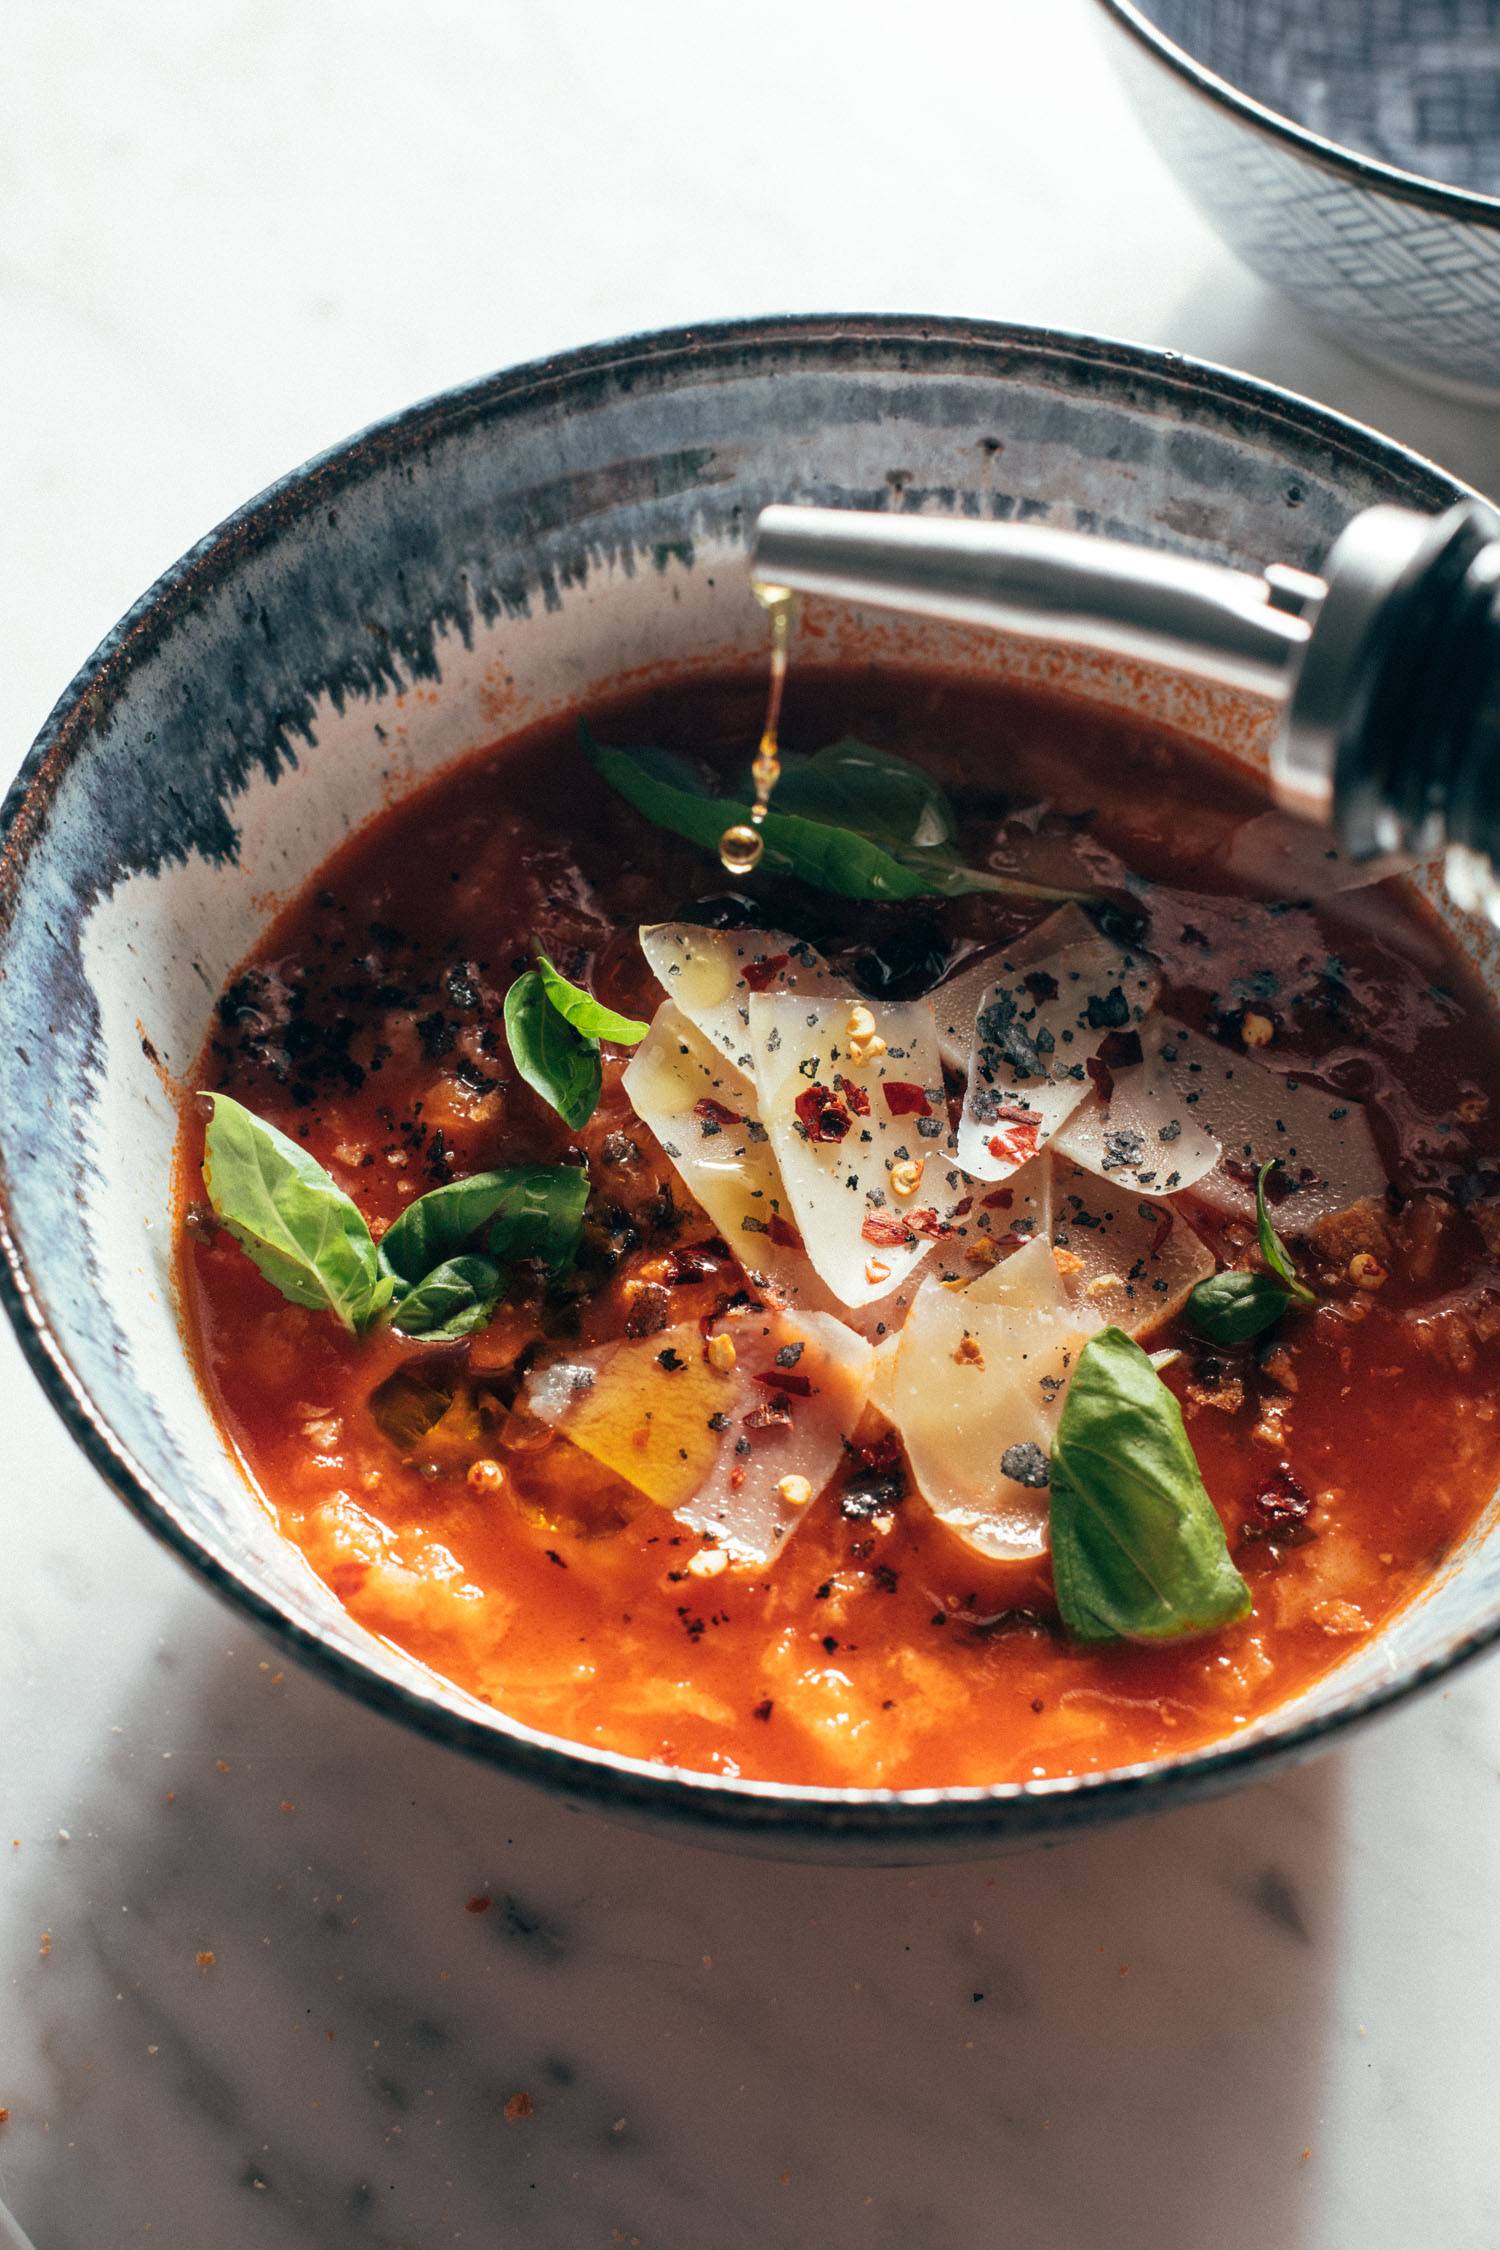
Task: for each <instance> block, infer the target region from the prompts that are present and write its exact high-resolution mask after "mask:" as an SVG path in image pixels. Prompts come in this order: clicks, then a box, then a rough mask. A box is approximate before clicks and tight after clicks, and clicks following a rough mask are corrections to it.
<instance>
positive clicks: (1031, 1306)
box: [964, 1234, 1072, 1313]
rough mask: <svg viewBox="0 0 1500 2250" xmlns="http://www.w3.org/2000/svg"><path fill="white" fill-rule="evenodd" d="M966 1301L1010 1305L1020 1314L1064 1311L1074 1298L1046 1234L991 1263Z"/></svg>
mask: <svg viewBox="0 0 1500 2250" xmlns="http://www.w3.org/2000/svg"><path fill="white" fill-rule="evenodd" d="M964 1302H965V1303H966V1304H971V1305H972V1304H983V1305H1008V1306H1009V1307H1010V1309H1011V1311H1012V1312H1018V1313H1061V1312H1064V1311H1066V1310H1067V1308H1068V1306H1069V1304H1070V1303H1071V1302H1072V1299H1071V1297H1070V1295H1069V1293H1068V1291H1067V1290H1065V1289H1064V1287H1063V1279H1062V1274H1061V1272H1060V1270H1059V1267H1058V1263H1057V1260H1056V1258H1055V1257H1054V1256H1053V1254H1052V1243H1051V1240H1050V1238H1049V1237H1048V1236H1047V1235H1045V1234H1039V1235H1038V1236H1037V1238H1036V1240H1035V1241H1034V1242H1028V1243H1027V1245H1026V1247H1025V1249H1024V1250H1018V1251H1017V1252H1016V1254H1015V1256H1014V1257H1013V1258H1006V1259H1005V1260H1004V1261H1003V1262H1002V1263H1001V1264H1000V1265H998V1266H991V1267H990V1268H989V1270H988V1272H986V1273H982V1274H981V1275H980V1276H979V1279H978V1280H977V1281H975V1282H971V1283H970V1285H969V1287H968V1289H967V1290H966V1291H965V1292H964Z"/></svg>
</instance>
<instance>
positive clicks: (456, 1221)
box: [380, 1171, 524, 1288]
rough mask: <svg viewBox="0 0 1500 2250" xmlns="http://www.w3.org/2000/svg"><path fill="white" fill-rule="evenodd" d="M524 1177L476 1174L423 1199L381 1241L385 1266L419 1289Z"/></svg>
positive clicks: (434, 1190) (485, 1223)
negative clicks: (518, 1180)
mask: <svg viewBox="0 0 1500 2250" xmlns="http://www.w3.org/2000/svg"><path fill="white" fill-rule="evenodd" d="M521 1176H524V1175H520V1174H517V1173H516V1172H515V1171H504V1172H474V1173H471V1174H470V1176H469V1178H468V1179H466V1180H450V1181H449V1182H448V1184H447V1186H446V1187H439V1188H431V1189H429V1191H428V1193H427V1194H426V1195H419V1196H418V1197H417V1200H416V1202H415V1203H408V1205H407V1206H406V1209H405V1210H404V1211H403V1212H402V1214H401V1216H400V1218H399V1219H397V1220H396V1222H395V1224H394V1225H393V1226H391V1227H389V1228H388V1229H387V1230H386V1232H385V1234H384V1235H383V1236H382V1237H381V1242H380V1257H381V1263H382V1264H383V1265H386V1266H388V1267H389V1268H390V1270H391V1272H392V1273H394V1274H395V1276H396V1277H397V1279H398V1281H404V1282H405V1283H406V1284H407V1285H408V1287H410V1288H415V1287H416V1285H417V1283H418V1282H419V1281H421V1280H422V1279H423V1277H424V1276H425V1275H426V1274H429V1273H431V1271H432V1269H433V1267H434V1266H440V1265H442V1264H443V1263H444V1262H445V1261H446V1260H447V1259H449V1258H456V1257H457V1256H458V1254H459V1252H460V1251H461V1250H464V1249H466V1248H467V1247H468V1245H469V1244H470V1243H471V1242H472V1241H473V1240H474V1237H475V1236H476V1235H477V1234H478V1232H479V1230H480V1228H481V1227H486V1226H488V1225H489V1223H490V1221H491V1219H492V1218H493V1217H494V1216H495V1213H496V1212H497V1211H498V1210H500V1209H501V1208H502V1207H503V1205H504V1204H505V1202H506V1199H507V1197H509V1196H510V1195H511V1194H512V1193H513V1192H514V1183H515V1181H516V1179H517V1178H518V1177H521Z"/></svg>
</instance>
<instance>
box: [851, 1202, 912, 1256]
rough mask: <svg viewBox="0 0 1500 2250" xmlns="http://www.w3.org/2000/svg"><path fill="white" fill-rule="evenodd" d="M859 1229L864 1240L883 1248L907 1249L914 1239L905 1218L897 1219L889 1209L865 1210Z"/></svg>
mask: <svg viewBox="0 0 1500 2250" xmlns="http://www.w3.org/2000/svg"><path fill="white" fill-rule="evenodd" d="M859 1231H860V1233H861V1234H862V1235H863V1236H864V1238H865V1240H866V1242H873V1243H875V1244H877V1245H878V1246H879V1247H880V1248H881V1249H884V1250H892V1249H900V1250H909V1249H910V1248H911V1245H912V1243H913V1242H915V1240H916V1236H915V1235H914V1234H913V1233H912V1230H911V1228H910V1226H909V1225H908V1224H907V1222H906V1220H905V1219H898V1218H897V1217H896V1216H895V1215H894V1213H892V1212H889V1211H867V1212H866V1213H865V1222H864V1225H863V1226H862V1227H861V1228H860V1230H859Z"/></svg>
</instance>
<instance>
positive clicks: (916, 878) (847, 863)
mask: <svg viewBox="0 0 1500 2250" xmlns="http://www.w3.org/2000/svg"><path fill="white" fill-rule="evenodd" d="M585 740H586V746H587V747H588V751H589V756H590V758H591V760H592V762H593V765H594V768H595V770H596V771H597V772H598V773H599V774H600V775H602V777H603V778H604V780H606V781H607V782H608V783H609V785H610V787H611V788H612V789H615V790H617V791H618V792H619V794H620V795H621V796H622V797H623V798H624V799H625V801H626V803H627V804H630V805H633V806H634V807H635V809H636V811H637V812H638V813H643V814H644V815H645V817H646V819H647V820H650V821H653V822H654V823H655V824H656V826H657V827H658V828H667V829H670V830H671V832H672V834H673V835H674V836H685V837H686V838H687V840H688V842H689V843H690V844H698V845H701V846H702V848H703V849H704V850H705V851H709V852H712V853H713V854H714V855H715V857H717V856H718V850H719V839H720V837H721V836H722V835H723V833H724V831H725V829H726V828H732V827H734V826H735V825H736V823H738V822H743V821H747V820H748V819H749V818H750V807H749V805H748V804H747V803H743V802H741V801H739V800H738V799H736V798H733V797H710V796H706V795H704V794H703V793H702V792H701V791H700V790H696V789H688V788H686V787H683V786H679V785H676V784H673V783H671V782H668V781H664V780H662V779H660V778H659V776H658V773H657V772H656V771H655V770H653V768H652V766H651V765H650V764H648V763H647V761H646V759H645V757H644V756H643V754H642V753H640V752H639V751H634V750H610V749H605V748H603V747H601V746H600V745H599V744H597V743H592V742H591V741H590V740H589V738H587V737H586V738H585ZM761 837H762V839H763V841H764V844H765V855H764V858H763V859H762V861H761V865H762V866H763V868H764V869H765V871H766V873H767V874H768V875H795V876H798V877H800V879H801V880H802V881H803V882H804V883H811V884H812V885H813V887H814V888H815V889H817V890H820V891H832V892H833V893H834V895H835V896H836V897H838V898H926V897H928V896H929V895H930V894H931V893H932V892H933V890H934V889H935V888H936V886H935V885H934V884H932V883H930V882H928V881H927V879H926V878H925V877H924V876H923V875H921V874H919V873H917V872H915V871H914V870H909V869H907V868H905V867H903V866H902V865H901V863H900V861H899V860H897V859H894V858H893V857H892V855H891V854H890V853H889V852H887V851H885V850H883V849H882V848H881V846H880V845H879V844H872V843H870V842H868V841H867V839H866V838H865V837H863V836H856V835H855V834H854V833H853V832H852V831H851V830H849V829H847V828H830V827H827V826H825V825H824V824H823V823H822V822H821V821H816V820H802V819H799V818H797V817H796V816H795V815H794V814H791V813H775V812H773V813H767V815H766V818H765V822H764V824H763V825H762V828H761Z"/></svg>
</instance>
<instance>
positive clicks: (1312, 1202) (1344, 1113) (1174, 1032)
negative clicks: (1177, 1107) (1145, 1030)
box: [1161, 1024, 1386, 1235]
mask: <svg viewBox="0 0 1500 2250" xmlns="http://www.w3.org/2000/svg"><path fill="white" fill-rule="evenodd" d="M1166 1029H1167V1034H1168V1036H1167V1037H1166V1038H1165V1039H1164V1040H1163V1043H1162V1048H1161V1053H1162V1057H1163V1060H1164V1061H1165V1062H1166V1063H1168V1064H1169V1065H1170V1067H1171V1069H1172V1072H1173V1075H1174V1079H1175V1082H1176V1086H1177V1091H1178V1095H1179V1098H1180V1101H1181V1105H1182V1107H1181V1111H1180V1114H1181V1115H1182V1117H1183V1118H1184V1120H1186V1119H1187V1118H1188V1117H1191V1118H1192V1119H1193V1120H1194V1121H1195V1124H1196V1127H1197V1128H1198V1129H1199V1130H1206V1131H1208V1132H1210V1133H1212V1134H1213V1135H1214V1136H1215V1137H1216V1138H1217V1140H1218V1141H1219V1142H1220V1144H1221V1146H1222V1149H1223V1155H1222V1157H1221V1158H1220V1161H1219V1162H1218V1164H1216V1165H1215V1166H1214V1168H1213V1170H1212V1171H1209V1172H1205V1173H1204V1174H1203V1176H1202V1178H1200V1179H1198V1180H1197V1181H1195V1182H1194V1185H1193V1193H1194V1194H1195V1195H1199V1196H1201V1197H1202V1198H1203V1200H1204V1202H1205V1203H1209V1204H1211V1205H1213V1207H1214V1208H1215V1209H1216V1210H1220V1211H1223V1212H1225V1213H1227V1214H1229V1215H1230V1216H1231V1217H1234V1218H1240V1219H1248V1218H1253V1217H1254V1214H1255V1175H1256V1172H1257V1170H1258V1168H1259V1167H1260V1166H1261V1165H1262V1164H1264V1163H1265V1162H1266V1161H1267V1159H1268V1158H1270V1157H1273V1156H1274V1157H1275V1158H1276V1159H1277V1161H1278V1164H1279V1165H1280V1171H1279V1172H1278V1174H1277V1175H1276V1178H1275V1181H1274V1183H1273V1196H1274V1198H1275V1218H1276V1224H1277V1227H1278V1228H1279V1229H1280V1231H1281V1232H1282V1233H1283V1234H1286V1235H1298V1234H1306V1233H1307V1231H1308V1229H1309V1228H1310V1227H1312V1226H1314V1225H1315V1224H1316V1223H1317V1221H1318V1220H1319V1219H1321V1218H1325V1217H1326V1216H1327V1214H1328V1213H1329V1212H1330V1211H1344V1210H1347V1209H1348V1207H1349V1205H1350V1204H1351V1203H1359V1202H1361V1201H1362V1200H1363V1199H1364V1198H1365V1197H1367V1196H1372V1197H1379V1196H1383V1195H1384V1193H1385V1187H1386V1169H1385V1166H1384V1164H1383V1163H1382V1162H1381V1158H1380V1152H1379V1150H1378V1149H1377V1148H1376V1146H1375V1138H1374V1135H1373V1134H1372V1133H1371V1131H1370V1122H1369V1119H1368V1117H1367V1116H1366V1114H1365V1111H1364V1108H1363V1106H1362V1105H1361V1104H1360V1103H1359V1102H1352V1101H1350V1100H1348V1099H1347V1097H1343V1096H1340V1095H1338V1094H1330V1093H1326V1092H1325V1091H1324V1090H1323V1089H1322V1088H1321V1087H1318V1086H1311V1085H1309V1084H1308V1083H1307V1082H1306V1081H1305V1080H1304V1079H1301V1078H1299V1077H1298V1075H1297V1073H1296V1072H1295V1071H1290V1072H1288V1073H1287V1074H1286V1076H1284V1077H1283V1076H1282V1075H1281V1074H1280V1073H1279V1072H1277V1071H1274V1070H1268V1069H1267V1068H1266V1066H1265V1064H1264V1063H1261V1062H1257V1061H1256V1060H1255V1059H1254V1058H1253V1057H1252V1056H1250V1055H1245V1054H1239V1053H1236V1052H1235V1050H1234V1049H1232V1048H1229V1047H1221V1046H1220V1045H1219V1044H1218V1042H1217V1040H1213V1039H1205V1038H1204V1037H1203V1036H1202V1035H1201V1033H1199V1032H1196V1031H1187V1030H1185V1029H1183V1028H1182V1027H1181V1026H1179V1025H1171V1024H1169V1025H1168V1026H1167V1027H1166ZM1283 1191H1285V1192H1283Z"/></svg>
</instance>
